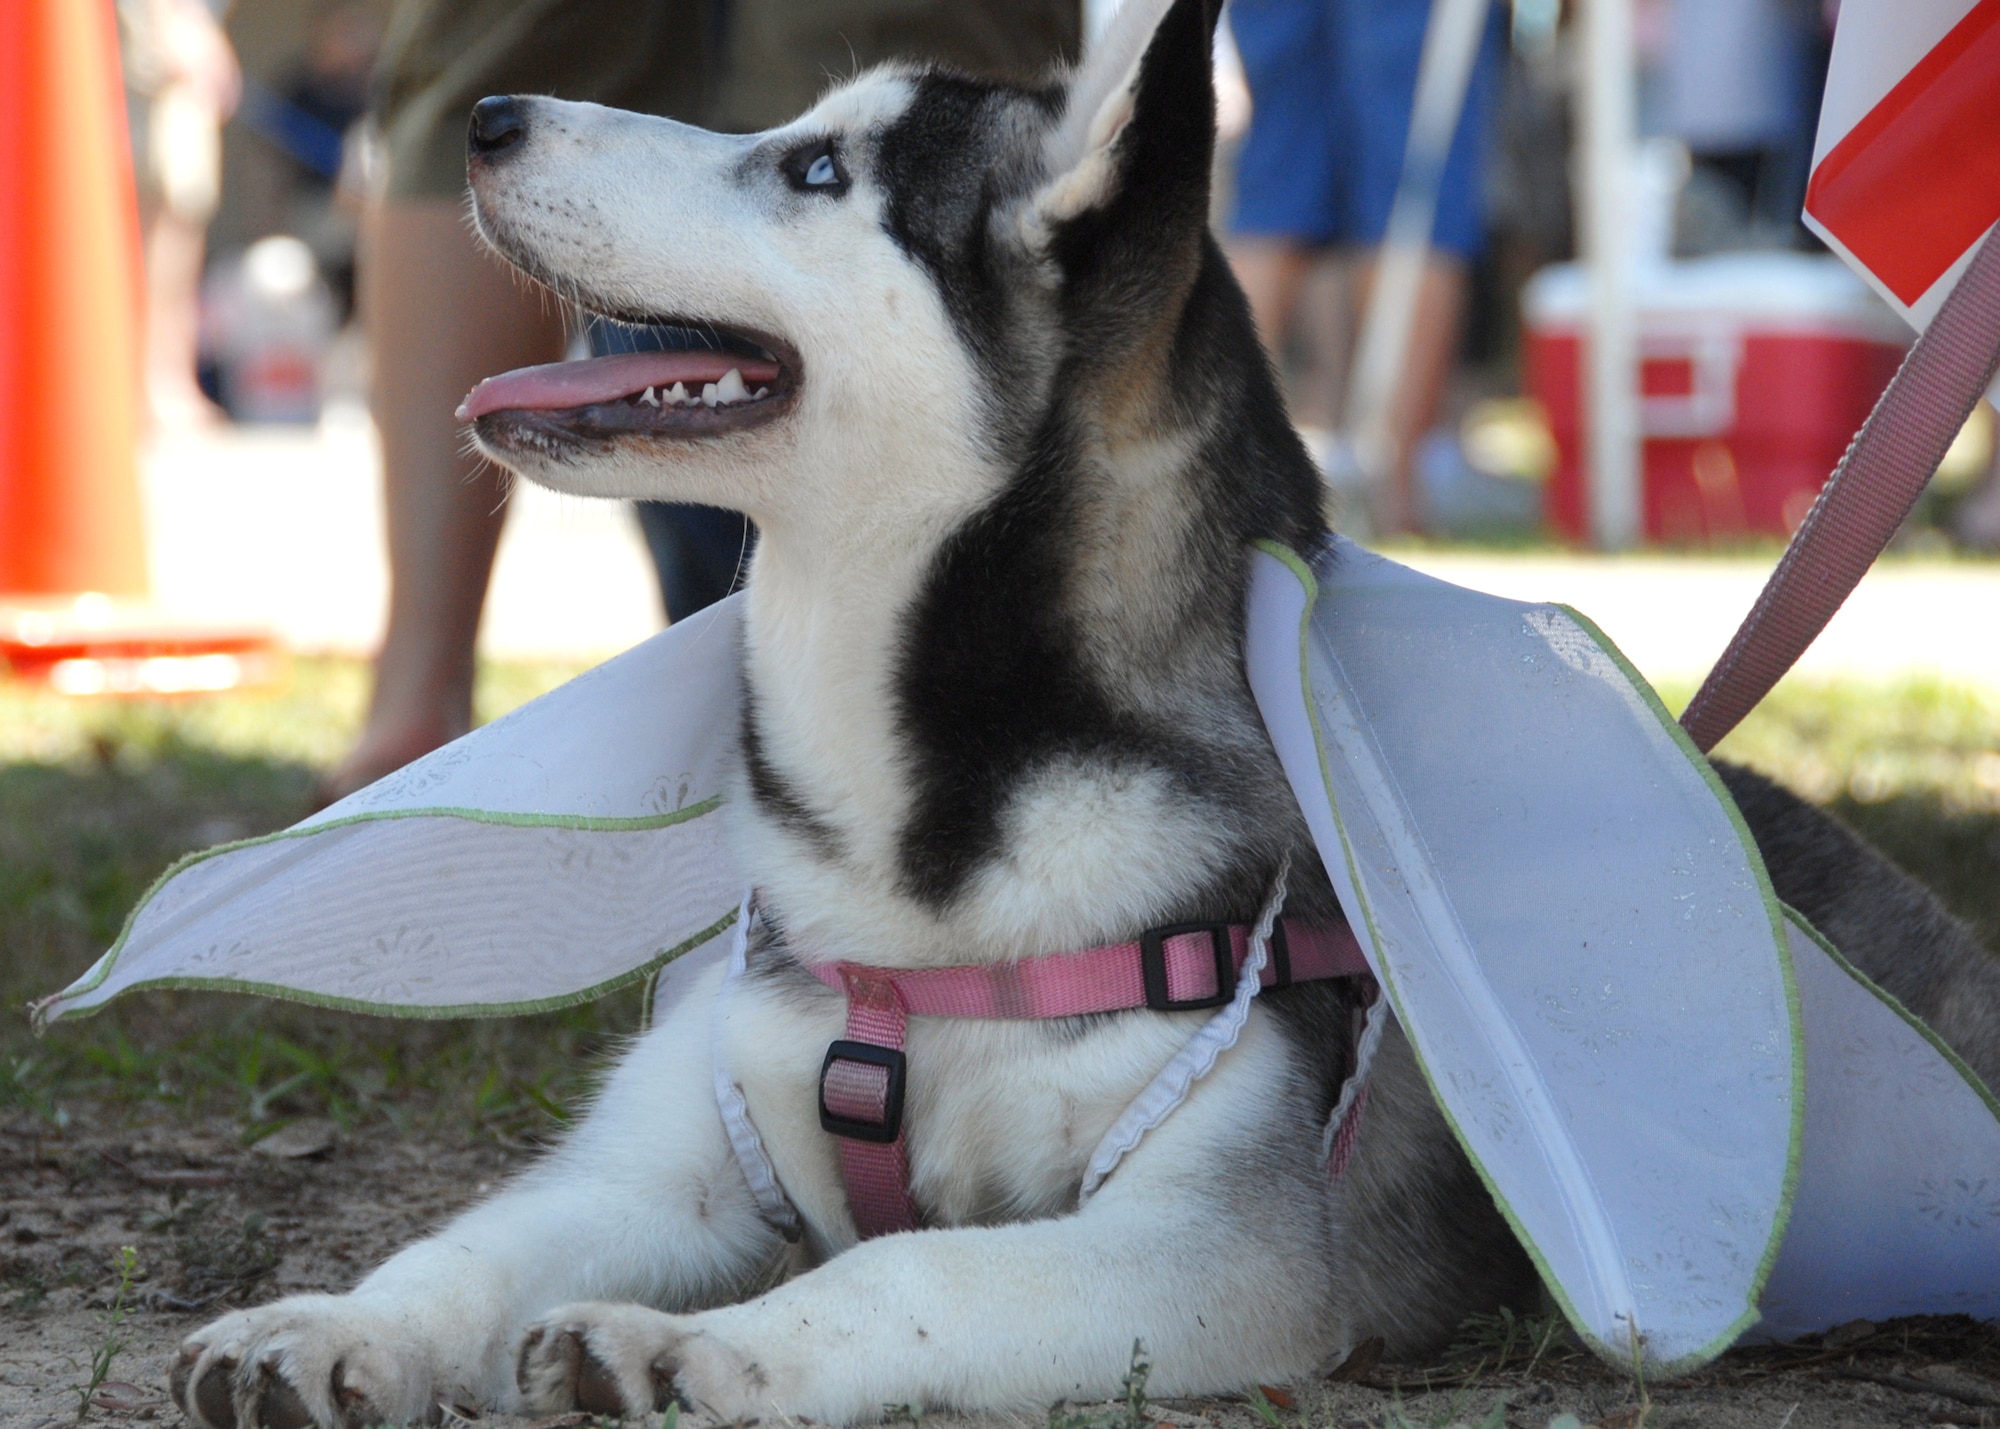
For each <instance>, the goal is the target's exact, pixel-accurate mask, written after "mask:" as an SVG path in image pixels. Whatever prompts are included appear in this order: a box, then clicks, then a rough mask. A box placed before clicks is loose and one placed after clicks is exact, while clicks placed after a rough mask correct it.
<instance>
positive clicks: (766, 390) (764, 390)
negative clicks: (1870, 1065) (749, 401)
mask: <svg viewBox="0 0 2000 1429" xmlns="http://www.w3.org/2000/svg"><path fill="white" fill-rule="evenodd" d="M770 391H771V389H770V388H768V387H759V388H758V389H757V390H756V391H755V392H752V393H751V394H750V395H751V396H752V397H764V396H768V395H769V394H770Z"/></svg>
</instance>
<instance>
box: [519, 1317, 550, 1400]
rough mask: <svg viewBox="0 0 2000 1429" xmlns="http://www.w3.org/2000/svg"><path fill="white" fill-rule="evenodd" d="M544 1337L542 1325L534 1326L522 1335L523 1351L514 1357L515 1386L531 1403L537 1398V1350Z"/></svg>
mask: <svg viewBox="0 0 2000 1429" xmlns="http://www.w3.org/2000/svg"><path fill="white" fill-rule="evenodd" d="M543 1338H544V1335H543V1332H542V1327H541V1326H540V1325H535V1326H532V1327H531V1328H530V1329H529V1330H528V1333H527V1334H525V1335H523V1336H522V1337H521V1352H520V1353H519V1354H518V1355H516V1356H515V1357H514V1388H516V1389H518V1390H520V1391H521V1395H522V1397H523V1398H524V1399H527V1400H529V1401H530V1402H531V1403H532V1402H533V1401H534V1398H535V1383H534V1376H535V1366H534V1359H535V1351H537V1350H539V1349H540V1348H541V1347H542V1340H543Z"/></svg>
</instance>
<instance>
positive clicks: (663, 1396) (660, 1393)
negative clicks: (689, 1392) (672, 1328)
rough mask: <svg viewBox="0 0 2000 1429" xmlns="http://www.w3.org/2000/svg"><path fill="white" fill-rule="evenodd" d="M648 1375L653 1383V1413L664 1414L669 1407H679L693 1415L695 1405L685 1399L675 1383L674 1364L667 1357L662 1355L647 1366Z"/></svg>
mask: <svg viewBox="0 0 2000 1429" xmlns="http://www.w3.org/2000/svg"><path fill="white" fill-rule="evenodd" d="M646 1373H647V1374H648V1375H649V1376H650V1377H651V1378H652V1381H653V1412H654V1413H655V1414H661V1413H664V1412H665V1411H666V1410H667V1408H668V1406H670V1405H678V1406H679V1407H680V1408H682V1409H683V1410H686V1411H688V1412H689V1413H692V1412H693V1411H694V1405H693V1404H692V1403H691V1402H689V1400H688V1399H687V1398H685V1397H684V1396H683V1395H682V1394H681V1392H680V1388H679V1386H677V1385H676V1384H675V1383H674V1362H673V1360H672V1358H670V1357H669V1356H667V1355H661V1356H660V1357H659V1358H658V1359H656V1360H654V1361H653V1362H652V1363H651V1364H649V1365H647V1366H646Z"/></svg>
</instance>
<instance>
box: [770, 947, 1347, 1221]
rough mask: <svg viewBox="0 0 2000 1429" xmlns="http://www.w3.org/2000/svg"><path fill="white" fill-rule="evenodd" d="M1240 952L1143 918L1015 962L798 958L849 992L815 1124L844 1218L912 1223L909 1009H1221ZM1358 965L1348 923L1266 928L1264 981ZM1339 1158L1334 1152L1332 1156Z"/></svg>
mask: <svg viewBox="0 0 2000 1429" xmlns="http://www.w3.org/2000/svg"><path fill="white" fill-rule="evenodd" d="M1249 953H1250V928H1249V927H1248V926H1247V925H1245V924H1242V923H1182V924H1175V925H1173V926H1170V927H1164V928H1153V929H1150V930H1148V931H1147V932H1145V933H1142V934H1141V935H1140V936H1139V938H1138V939H1137V940H1136V941H1134V942H1129V943H1107V944H1104V945H1103V946H1100V947H1095V948H1085V949H1083V950H1082V951H1080V952H1074V953H1051V954H1048V955H1047V956H1044V957H1038V958H1022V959H1020V960H1018V961H1015V962H1007V963H990V964H974V965H966V966H960V967H948V968H879V967H870V966H868V965H866V964H862V963H817V964H809V965H807V967H806V971H808V972H810V973H811V974H812V975H813V976H814V977H816V978H818V979H819V980H820V981H821V982H823V983H825V984H826V985H827V986H828V987H830V988H833V989H835V990H836V991H838V992H841V993H844V994H845V995H846V997H847V1036H846V1037H844V1038H842V1039H841V1040H839V1041H837V1042H835V1043H833V1044H832V1045H831V1046H830V1047H828V1048H827V1049H826V1061H825V1062H824V1063H823V1064H822V1065H821V1067H820V1079H819V1116H820V1125H821V1126H822V1127H824V1128H825V1129H826V1130H827V1131H829V1132H831V1133H832V1134H833V1135H834V1136H836V1137H838V1138H839V1147H840V1169H841V1175H842V1177H843V1178H844V1179H845V1180H846V1182H847V1199H848V1203H849V1206H850V1207H851V1209H852V1210H853V1213H854V1224H855V1228H856V1229H857V1230H859V1231H860V1233H861V1236H862V1238H863V1239H864V1240H865V1239H867V1238H869V1237H871V1236H878V1235H886V1234H887V1233H889V1232H890V1231H898V1230H914V1229H915V1228H916V1227H917V1225H918V1216H917V1208H916V1202H915V1201H914V1200H913V1199H912V1197H911V1195H910V1160H909V1153H908V1151H907V1149H906V1148H905V1146H904V1144H903V1093H904V1083H905V1080H906V1078H907V1075H908V1063H907V1059H906V1058H905V1057H904V1054H903V1043H904V1039H905V1036H906V1034H907V1032H908V1025H909V1017H910V1015H911V1014H915V1015H917V1016H919V1017H985V1018H1029V1017H1082V1016H1086V1015H1088V1014H1091V1013H1096V1012H1121V1011H1125V1010H1128V1009H1133V1008H1140V1007H1146V1008H1152V1009H1153V1010H1155V1011H1160V1012H1184V1011H1194V1010H1197V1009H1201V1008H1208V1007H1219V1006H1221V1005H1222V1004H1223V1003H1225V1002H1227V1001H1229V999H1230V997H1231V996H1232V995H1233V994H1234V993H1235V990H1236V980H1237V974H1238V972H1239V971H1240V970H1241V969H1242V967H1243V963H1244V960H1245V959H1246V958H1247V957H1248V956H1249ZM1367 972H1368V962H1367V959H1366V958H1365V957H1363V956H1362V952H1361V946H1360V944H1359V943H1357V942H1356V941H1355V939H1354V933H1353V930H1352V929H1350V928H1349V927H1348V926H1347V924H1346V923H1338V924H1333V925H1317V924H1307V923H1300V922H1296V921H1293V920H1291V919H1286V920H1284V921H1282V922H1280V923H1279V924H1278V925H1277V926H1275V927H1274V928H1273V929H1272V930H1271V943H1270V957H1269V958H1268V959H1267V961H1266V962H1265V964H1264V969H1263V972H1262V973H1261V974H1260V976H1259V984H1260V985H1261V986H1262V987H1265V988H1280V987H1289V986H1290V985H1291V984H1292V983H1294V982H1311V981H1316V980H1318V979H1321V978H1336V977H1358V976H1361V975H1364V974H1366V973H1367ZM1343 1159H1344V1158H1343Z"/></svg>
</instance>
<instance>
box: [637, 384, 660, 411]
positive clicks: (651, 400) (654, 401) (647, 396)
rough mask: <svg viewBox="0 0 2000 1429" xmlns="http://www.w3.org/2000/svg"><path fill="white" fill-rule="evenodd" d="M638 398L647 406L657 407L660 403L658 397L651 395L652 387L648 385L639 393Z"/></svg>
mask: <svg viewBox="0 0 2000 1429" xmlns="http://www.w3.org/2000/svg"><path fill="white" fill-rule="evenodd" d="M639 400H640V401H641V402H644V403H645V404H646V405H647V406H648V407H657V406H659V405H660V399H659V398H658V397H655V396H654V395H653V389H652V388H650V387H648V388H647V389H646V390H645V392H644V393H642V394H641V395H640V397H639Z"/></svg>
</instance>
